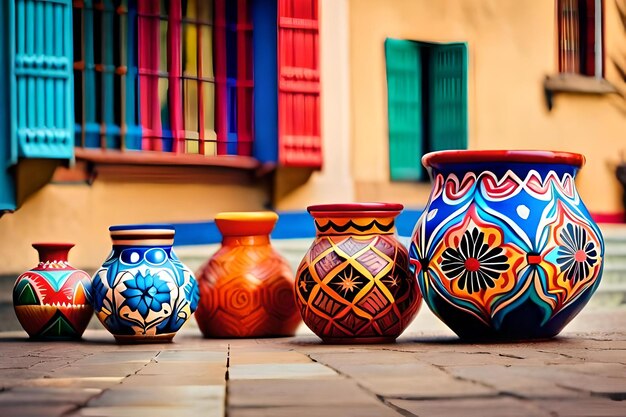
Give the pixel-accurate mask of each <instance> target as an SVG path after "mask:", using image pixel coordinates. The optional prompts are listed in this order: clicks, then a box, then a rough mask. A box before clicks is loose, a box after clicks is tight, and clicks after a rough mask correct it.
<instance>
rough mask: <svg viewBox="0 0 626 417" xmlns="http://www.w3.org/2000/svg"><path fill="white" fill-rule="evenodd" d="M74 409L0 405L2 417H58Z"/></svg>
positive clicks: (65, 406) (70, 405)
mask: <svg viewBox="0 0 626 417" xmlns="http://www.w3.org/2000/svg"><path fill="white" fill-rule="evenodd" d="M74 409H76V405H74V404H54V405H51V404H46V405H30V404H16V405H8V406H5V405H0V415H1V416H2V417H59V416H65V415H66V414H67V413H69V412H71V411H72V410H74Z"/></svg>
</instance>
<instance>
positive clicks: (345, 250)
mask: <svg viewBox="0 0 626 417" xmlns="http://www.w3.org/2000/svg"><path fill="white" fill-rule="evenodd" d="M402 209H403V206H402V205H400V204H381V203H364V204H329V205H317V206H310V207H309V208H308V210H309V213H310V214H311V215H312V216H313V218H314V219H315V228H316V229H317V236H316V238H315V241H314V242H313V245H312V246H311V248H310V249H309V251H308V252H307V253H306V255H305V256H304V259H303V260H302V263H301V264H300V266H299V267H298V273H297V278H296V303H297V304H298V307H299V308H300V313H301V315H302V318H303V319H304V322H305V323H306V325H307V326H309V328H310V329H311V330H313V332H314V333H315V334H316V335H318V336H319V337H321V338H322V339H323V340H324V341H325V342H329V343H384V342H392V341H394V340H395V339H396V338H397V337H398V336H399V335H400V334H401V333H402V332H403V331H404V329H405V328H406V327H407V326H408V325H409V323H410V322H411V321H412V320H413V318H414V317H415V314H416V313H417V310H418V309H419V306H420V304H421V297H420V295H419V292H418V289H417V283H416V282H415V278H414V277H413V275H411V274H410V273H409V257H408V253H407V250H406V249H405V248H404V246H402V244H400V242H398V240H397V239H396V237H395V223H394V222H395V218H396V216H397V215H398V214H400V212H401V211H402Z"/></svg>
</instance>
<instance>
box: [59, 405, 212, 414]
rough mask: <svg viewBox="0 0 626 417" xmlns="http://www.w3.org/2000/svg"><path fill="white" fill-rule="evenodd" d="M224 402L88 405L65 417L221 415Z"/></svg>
mask: <svg viewBox="0 0 626 417" xmlns="http://www.w3.org/2000/svg"><path fill="white" fill-rule="evenodd" d="M223 415H224V404H223V402H222V403H215V404H212V405H211V407H206V406H204V405H203V406H198V407H184V406H177V405H171V406H168V407H88V408H82V409H80V410H79V411H78V412H76V413H73V414H70V415H69V416H67V417H144V416H146V417H148V416H149V417H174V416H175V417H199V416H201V417H222V416H223Z"/></svg>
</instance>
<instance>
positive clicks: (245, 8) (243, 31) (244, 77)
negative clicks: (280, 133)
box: [236, 0, 254, 156]
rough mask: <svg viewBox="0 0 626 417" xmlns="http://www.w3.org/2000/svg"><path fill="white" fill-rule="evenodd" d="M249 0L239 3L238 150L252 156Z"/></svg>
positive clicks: (252, 82)
mask: <svg viewBox="0 0 626 417" xmlns="http://www.w3.org/2000/svg"><path fill="white" fill-rule="evenodd" d="M248 3H249V2H248V0H238V2H237V26H236V27H237V116H236V118H237V145H238V146H237V149H236V154H238V155H246V156H249V155H252V134H253V133H252V120H253V119H252V104H253V102H252V99H253V89H254V81H253V78H252V67H253V66H252V19H251V16H250V11H249V4H248Z"/></svg>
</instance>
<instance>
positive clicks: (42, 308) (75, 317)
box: [13, 243, 93, 340]
mask: <svg viewBox="0 0 626 417" xmlns="http://www.w3.org/2000/svg"><path fill="white" fill-rule="evenodd" d="M73 246H74V245H73V244H71V243H35V244H33V247H34V248H35V249H36V250H37V252H39V264H38V265H37V266H36V267H35V268H33V269H31V270H29V271H27V272H24V273H23V274H22V275H20V276H19V277H18V278H17V280H16V281H15V286H14V287H13V307H14V308H15V314H16V315H17V319H18V320H19V322H20V324H21V325H22V327H23V328H24V330H26V332H27V333H28V334H29V336H30V337H32V338H37V339H48V340H54V339H61V340H62V339H80V337H81V336H82V334H83V332H84V331H85V328H87V325H88V324H89V320H90V319H91V316H92V314H93V308H92V307H91V278H90V277H89V275H88V274H87V273H86V272H84V271H81V270H79V269H76V268H74V267H72V266H71V265H70V264H69V263H68V261H67V255H68V252H69V250H70V249H71V248H72V247H73Z"/></svg>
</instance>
